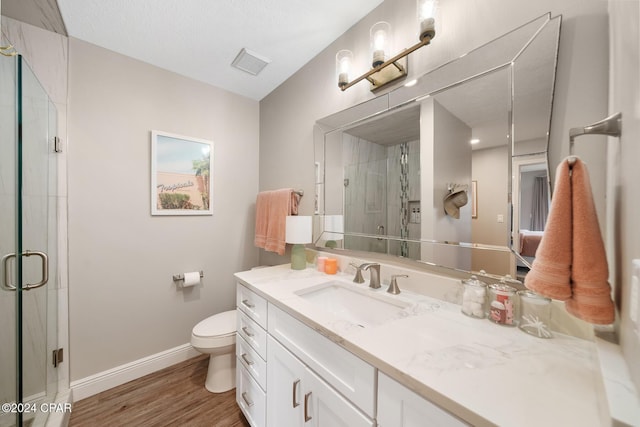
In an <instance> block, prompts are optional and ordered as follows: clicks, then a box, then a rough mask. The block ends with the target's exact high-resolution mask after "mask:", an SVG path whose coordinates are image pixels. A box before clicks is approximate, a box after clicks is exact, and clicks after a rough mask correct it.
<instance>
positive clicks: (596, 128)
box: [569, 113, 622, 165]
mask: <svg viewBox="0 0 640 427" xmlns="http://www.w3.org/2000/svg"><path fill="white" fill-rule="evenodd" d="M621 133H622V113H616V114H614V115H612V116H609V117H607V118H606V119H603V120H600V121H599V122H595V123H593V124H590V125H589V126H585V127H582V128H571V129H570V130H569V155H571V156H573V145H574V140H575V139H576V138H577V137H579V136H582V135H609V136H617V137H620V134H621ZM572 160H573V162H572ZM573 163H575V159H569V164H570V165H572V164H573Z"/></svg>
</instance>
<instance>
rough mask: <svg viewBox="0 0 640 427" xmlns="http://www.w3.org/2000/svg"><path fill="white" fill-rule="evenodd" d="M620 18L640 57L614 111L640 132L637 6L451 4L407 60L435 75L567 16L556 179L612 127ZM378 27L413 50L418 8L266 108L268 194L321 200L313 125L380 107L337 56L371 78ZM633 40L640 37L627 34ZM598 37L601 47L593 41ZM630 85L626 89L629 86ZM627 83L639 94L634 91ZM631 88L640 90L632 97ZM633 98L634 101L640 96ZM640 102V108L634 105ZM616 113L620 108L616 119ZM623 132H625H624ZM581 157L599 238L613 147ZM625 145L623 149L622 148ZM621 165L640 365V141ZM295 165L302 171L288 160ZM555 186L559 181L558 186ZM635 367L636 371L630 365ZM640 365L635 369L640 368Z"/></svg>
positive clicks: (338, 45) (631, 340)
mask: <svg viewBox="0 0 640 427" xmlns="http://www.w3.org/2000/svg"><path fill="white" fill-rule="evenodd" d="M609 3H610V4H611V5H612V7H614V8H616V9H624V8H627V9H631V10H630V11H629V10H616V13H615V14H614V15H613V16H614V18H615V21H614V24H615V25H613V24H612V28H614V30H613V31H614V34H616V35H617V39H618V44H617V46H618V48H619V49H621V50H622V51H624V50H625V49H631V51H632V52H633V54H634V55H636V56H635V57H632V58H631V63H630V64H629V60H628V59H625V57H624V56H622V54H620V58H621V59H620V65H619V68H618V70H617V71H616V74H615V77H617V78H619V79H620V80H621V83H620V85H619V89H618V93H616V95H617V97H614V101H616V103H617V104H619V105H621V107H620V109H626V110H627V111H628V117H629V118H630V121H631V125H630V126H632V127H633V128H635V129H637V127H638V114H637V106H635V104H634V101H633V100H634V99H635V98H634V97H637V93H638V90H637V84H638V77H637V76H638V63H637V62H638V61H637V49H638V47H637V43H638V37H637V31H638V28H637V22H638V20H637V19H638V10H637V9H638V5H637V2H620V1H611V2H606V1H601V0H562V1H558V0H540V1H537V2H525V1H517V2H514V1H512V0H484V1H481V2H479V1H478V2H469V1H468V0H447V1H443V2H440V19H439V22H438V24H437V31H438V34H437V35H436V38H435V39H434V40H433V42H432V44H431V45H430V46H428V47H426V48H423V49H421V50H419V51H417V52H415V53H413V54H412V55H411V56H410V58H409V62H410V65H409V77H408V78H409V79H410V78H411V77H412V76H418V75H421V74H423V73H425V72H426V71H428V70H430V69H432V68H434V67H435V66H437V65H439V64H442V63H444V62H446V61H449V60H451V59H453V58H456V57H458V56H460V55H461V54H463V53H465V52H468V51H469V50H471V49H473V48H476V47H478V46H480V45H482V44H484V43H486V42H488V41H490V40H492V39H494V38H496V37H498V36H500V35H501V34H503V33H505V32H507V31H509V30H511V29H513V28H514V27H516V26H518V25H521V24H524V23H525V22H528V21H529V20H531V19H533V18H535V17H537V16H540V15H542V14H543V13H545V12H548V11H550V12H551V13H552V14H553V15H554V16H555V15H560V14H561V15H562V16H563V21H562V30H561V40H560V53H559V62H558V70H557V77H556V91H555V98H554V110H553V118H552V126H551V135H550V140H551V144H550V153H549V154H550V162H551V165H550V166H551V172H552V174H553V173H554V172H555V168H556V166H557V164H558V162H560V161H561V160H562V159H563V158H564V157H565V156H567V155H568V153H569V147H568V132H569V129H570V128H572V127H576V126H585V125H587V124H589V123H592V122H594V121H596V120H600V119H601V118H603V117H606V116H607V115H608V112H609V104H608V93H609V90H608V83H609V82H608V79H609V41H608V38H607V37H605V36H604V35H606V34H608V33H609V15H608V10H607V8H608V5H609ZM379 20H386V21H388V22H390V23H391V25H392V26H393V28H394V29H395V30H394V36H395V40H396V50H400V49H401V48H402V47H408V46H410V45H412V44H414V43H415V37H416V30H415V25H414V24H413V23H414V22H415V1H413V0H386V1H385V2H384V3H383V4H382V5H380V6H379V7H378V8H377V9H375V10H374V11H373V12H372V13H370V14H369V15H368V16H367V17H365V18H364V19H363V20H362V21H361V22H359V23H358V24H356V25H355V26H354V27H352V28H351V29H350V30H349V31H347V32H346V33H345V34H343V35H342V36H341V37H340V38H338V39H337V40H336V41H335V42H334V43H333V44H332V45H330V46H329V47H328V48H327V49H326V50H325V51H323V52H322V53H320V54H319V55H318V56H316V57H315V58H314V59H313V60H311V61H310V62H309V63H308V64H307V65H306V66H305V67H303V68H302V69H301V70H300V71H299V72H297V73H296V74H294V75H293V76H292V77H291V78H290V79H289V80H287V81H286V82H285V83H283V84H282V85H281V86H280V87H278V88H277V89H276V90H274V91H273V92H272V93H271V94H269V95H268V96H267V97H265V98H264V99H263V100H262V101H261V102H260V111H261V113H260V148H261V150H260V188H261V189H272V188H278V187H283V186H296V187H300V188H303V189H304V190H305V192H306V193H307V194H313V191H314V176H313V125H314V122H315V121H316V120H317V119H318V118H321V117H325V116H327V115H329V114H332V113H335V112H337V111H340V110H343V109H345V108H347V107H350V106H353V105H355V104H357V103H360V102H362V101H365V100H367V99H370V98H372V97H373V96H374V95H373V94H371V93H370V92H369V90H368V85H367V84H366V82H365V83H359V84H358V85H356V86H354V87H352V88H350V89H349V90H348V91H346V92H340V90H339V89H338V88H337V83H336V78H335V72H334V69H335V54H336V52H337V51H338V50H340V49H350V50H352V51H353V52H354V55H355V63H356V64H361V67H360V69H361V72H364V71H365V70H366V66H365V64H366V62H367V57H368V55H369V53H368V52H369V28H370V27H371V25H373V24H374V23H375V22H377V21H379ZM632 31H634V32H635V34H631V35H630V34H629V33H630V32H632ZM594 34H600V35H602V37H594ZM623 82H627V83H626V84H625V83H623ZM629 82H632V83H631V86H629ZM633 84H635V85H636V86H635V87H634V86H633ZM634 94H635V95H634ZM636 102H637V101H636ZM613 109H614V108H612V111H613ZM625 126H627V124H626V122H625ZM584 142H585V143H584V144H583V143H582V141H581V147H580V148H579V150H578V154H579V155H580V156H581V158H582V159H583V160H584V161H586V162H587V164H588V166H589V172H590V175H591V184H592V189H593V193H594V199H595V200H596V203H597V209H598V215H599V217H600V221H601V228H603V229H604V224H605V223H606V222H607V217H606V209H605V183H606V174H605V171H606V147H607V145H606V144H605V138H604V137H588V142H587V140H586V139H585V141H584ZM623 142H624V141H623ZM624 147H625V152H624V156H623V157H622V162H621V168H620V175H621V183H622V190H620V191H621V193H622V194H621V195H623V196H626V197H621V201H620V211H621V216H620V220H621V221H620V223H619V225H618V226H619V230H623V231H622V232H619V233H618V237H617V238H616V241H615V246H616V248H617V250H618V254H619V256H621V258H620V260H619V261H617V263H620V264H621V267H620V270H621V273H620V278H619V282H618V283H620V284H621V289H620V290H619V292H620V293H621V294H622V295H623V300H622V308H623V314H622V317H623V318H622V337H623V348H624V349H625V353H626V358H627V360H628V361H631V360H638V357H640V356H639V354H640V345H639V344H638V343H639V339H638V337H637V336H636V335H635V333H634V332H633V327H632V325H631V324H630V323H631V322H630V321H629V319H628V312H627V311H626V310H628V307H629V305H628V304H629V303H628V299H627V301H625V300H624V296H625V295H627V296H628V294H629V292H630V263H631V259H632V258H640V248H639V246H638V245H640V242H638V241H637V239H635V237H634V236H638V235H639V234H640V230H639V229H638V227H640V225H638V224H637V219H635V218H638V213H639V212H640V207H639V206H638V201H637V200H636V197H635V196H634V195H637V191H638V190H637V182H640V175H639V174H640V169H639V168H638V167H637V164H636V165H634V162H635V163H637V161H636V160H637V159H638V158H640V153H639V152H638V150H639V149H640V148H639V146H638V144H637V140H635V141H633V140H630V141H629V142H628V143H627V144H626V145H624ZM292 158H295V159H296V161H291V160H290V159H292ZM554 178H555V177H554V176H552V180H553V179H554ZM304 199H306V200H303V204H302V206H301V214H303V215H311V214H313V203H312V202H313V201H312V198H308V197H305V198H304ZM260 261H261V263H282V262H287V258H283V257H277V256H273V255H271V254H268V253H264V252H261V253H260ZM629 364H630V365H631V363H629ZM635 365H637V364H635ZM633 370H634V373H633V375H634V379H635V382H636V384H640V368H638V367H637V366H636V367H634V368H633Z"/></svg>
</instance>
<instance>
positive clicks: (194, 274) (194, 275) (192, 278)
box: [182, 271, 200, 288]
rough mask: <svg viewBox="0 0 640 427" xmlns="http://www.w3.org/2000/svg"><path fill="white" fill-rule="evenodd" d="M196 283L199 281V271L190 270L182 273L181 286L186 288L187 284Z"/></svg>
mask: <svg viewBox="0 0 640 427" xmlns="http://www.w3.org/2000/svg"><path fill="white" fill-rule="evenodd" d="M198 283H200V272H199V271H190V272H188V273H184V281H183V282H182V287H183V288H187V287H189V286H195V285H197V284H198Z"/></svg>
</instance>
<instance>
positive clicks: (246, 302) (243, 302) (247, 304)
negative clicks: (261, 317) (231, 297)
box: [242, 299, 256, 308]
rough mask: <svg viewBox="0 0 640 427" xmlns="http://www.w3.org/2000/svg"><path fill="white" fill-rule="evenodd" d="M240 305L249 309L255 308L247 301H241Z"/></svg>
mask: <svg viewBox="0 0 640 427" xmlns="http://www.w3.org/2000/svg"><path fill="white" fill-rule="evenodd" d="M242 304H243V305H244V306H246V307H249V308H255V306H256V305H255V304H251V301H249V300H248V299H243V300H242Z"/></svg>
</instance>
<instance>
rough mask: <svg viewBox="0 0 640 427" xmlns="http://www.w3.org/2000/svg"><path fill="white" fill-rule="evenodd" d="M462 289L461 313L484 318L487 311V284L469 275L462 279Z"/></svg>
mask: <svg viewBox="0 0 640 427" xmlns="http://www.w3.org/2000/svg"><path fill="white" fill-rule="evenodd" d="M462 284H463V285H464V291H463V293H462V309H461V311H462V314H466V315H467V316H469V317H475V318H477V319H484V318H485V316H486V311H487V284H486V283H485V282H483V281H481V280H478V278H477V277H476V276H471V277H470V278H469V279H468V280H463V281H462Z"/></svg>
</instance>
